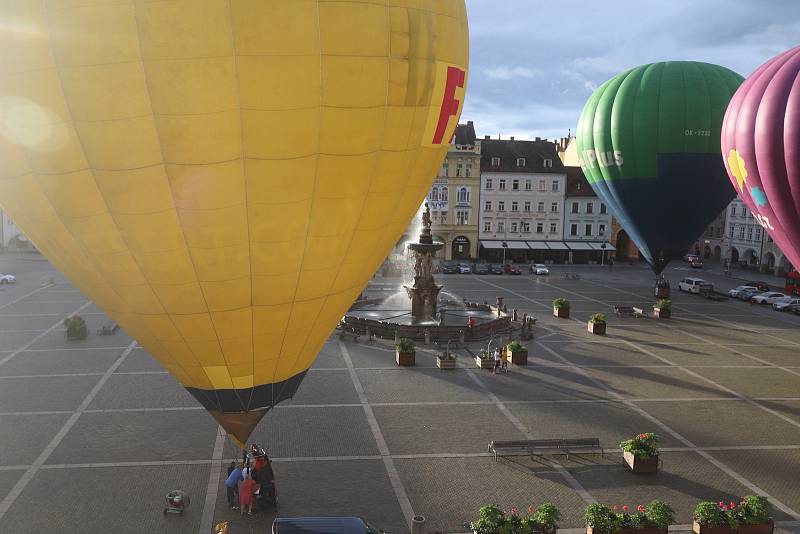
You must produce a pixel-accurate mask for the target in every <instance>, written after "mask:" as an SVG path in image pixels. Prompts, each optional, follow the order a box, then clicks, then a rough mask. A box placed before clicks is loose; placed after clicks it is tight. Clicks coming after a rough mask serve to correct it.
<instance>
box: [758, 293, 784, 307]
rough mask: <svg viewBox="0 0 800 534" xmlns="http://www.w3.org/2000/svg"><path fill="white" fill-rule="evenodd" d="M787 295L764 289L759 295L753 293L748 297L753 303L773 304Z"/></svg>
mask: <svg viewBox="0 0 800 534" xmlns="http://www.w3.org/2000/svg"><path fill="white" fill-rule="evenodd" d="M786 296H787V295H784V294H783V293H778V292H777V291H766V292H764V293H761V294H760V295H755V296H754V297H752V298H751V299H750V302H752V303H754V304H775V303H776V302H778V301H779V300H781V299H782V298H785V297H786Z"/></svg>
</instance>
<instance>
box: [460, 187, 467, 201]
mask: <svg viewBox="0 0 800 534" xmlns="http://www.w3.org/2000/svg"><path fill="white" fill-rule="evenodd" d="M458 201H459V202H469V190H468V189H467V188H466V187H462V188H460V189H459V190H458Z"/></svg>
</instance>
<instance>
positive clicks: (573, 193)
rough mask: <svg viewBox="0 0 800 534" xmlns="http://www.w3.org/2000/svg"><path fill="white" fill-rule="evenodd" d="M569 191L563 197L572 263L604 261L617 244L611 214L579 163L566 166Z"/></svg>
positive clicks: (567, 240)
mask: <svg viewBox="0 0 800 534" xmlns="http://www.w3.org/2000/svg"><path fill="white" fill-rule="evenodd" d="M566 172H567V191H566V198H565V201H564V210H563V211H564V241H565V242H566V244H567V246H568V247H569V249H570V254H569V260H568V261H569V262H570V263H589V262H598V263H603V262H605V261H606V260H607V259H608V257H609V254H610V253H611V252H613V250H614V247H613V245H611V243H610V242H609V240H610V238H611V214H610V213H609V211H608V207H607V206H606V205H605V203H603V202H602V201H601V200H600V199H599V198H598V197H597V195H596V194H595V192H594V190H593V189H592V187H591V186H590V185H589V182H588V181H587V180H586V177H585V176H584V174H583V171H582V170H581V168H580V167H566Z"/></svg>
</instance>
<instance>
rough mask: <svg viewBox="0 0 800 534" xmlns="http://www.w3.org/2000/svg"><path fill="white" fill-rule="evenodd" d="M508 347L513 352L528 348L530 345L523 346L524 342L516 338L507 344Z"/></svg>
mask: <svg viewBox="0 0 800 534" xmlns="http://www.w3.org/2000/svg"><path fill="white" fill-rule="evenodd" d="M506 348H507V349H508V350H509V351H511V352H517V351H523V350H528V347H525V346H523V345H522V343H520V342H519V341H517V340H516V339H515V340H514V341H512V342H511V343H509V344H508V345H506Z"/></svg>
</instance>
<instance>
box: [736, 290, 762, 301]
mask: <svg viewBox="0 0 800 534" xmlns="http://www.w3.org/2000/svg"><path fill="white" fill-rule="evenodd" d="M761 293H763V291H759V290H758V288H755V287H748V288H747V289H743V290H741V291H739V294H738V295H736V298H737V299H739V300H743V301H745V302H750V299H751V298H753V297H755V296H756V295H760V294H761Z"/></svg>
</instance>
